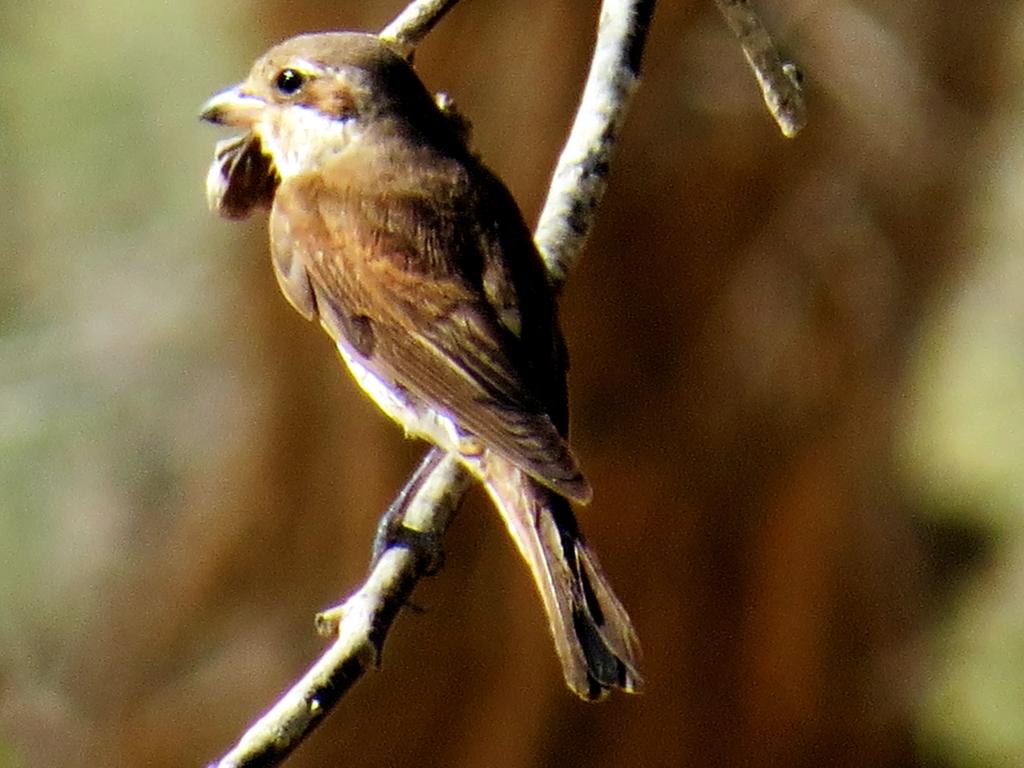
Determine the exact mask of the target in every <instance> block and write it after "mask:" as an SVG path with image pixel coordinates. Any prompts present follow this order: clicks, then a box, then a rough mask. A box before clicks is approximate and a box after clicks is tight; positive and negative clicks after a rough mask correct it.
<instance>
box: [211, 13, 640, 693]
mask: <svg viewBox="0 0 1024 768" xmlns="http://www.w3.org/2000/svg"><path fill="white" fill-rule="evenodd" d="M201 118H202V119H204V120H206V121H207V122H210V123H214V124H219V125H226V126H232V127H237V128H242V129H245V133H244V134H243V135H242V136H239V137H236V138H233V139H229V140H226V141H222V142H220V143H219V144H218V145H217V149H216V152H215V160H214V163H213V165H212V166H211V169H210V173H209V175H208V177H207V190H208V196H209V198H210V202H211V205H212V206H213V207H214V208H215V209H217V210H218V211H219V212H220V213H221V214H223V215H224V216H226V217H228V218H244V217H246V216H248V215H249V214H250V213H252V212H253V211H255V210H258V209H261V208H269V211H270V214H269V232H270V251H271V257H272V258H271V260H272V263H273V268H274V272H275V274H276V276H277V281H278V284H279V286H280V288H281V290H282V292H283V293H284V295H285V297H286V298H287V299H288V301H289V302H290V303H291V304H292V306H293V307H294V308H295V309H296V310H297V311H298V312H299V313H300V314H301V315H303V316H304V317H305V318H307V319H309V320H315V321H318V322H319V324H320V325H321V326H322V328H323V329H324V330H325V331H326V332H327V334H328V335H329V336H330V337H331V339H332V340H333V342H334V343H335V345H336V347H337V349H338V351H339V353H340V355H341V357H342V358H343V360H344V362H345V363H346V364H347V366H348V368H349V370H350V371H351V373H352V375H353V377H354V378H355V381H356V382H357V383H358V385H359V386H360V387H361V388H362V389H363V390H364V391H365V392H366V394H368V395H369V396H370V397H371V398H372V399H373V400H374V401H375V402H376V404H377V405H378V406H379V407H380V408H381V410H383V411H384V412H385V413H386V414H387V415H388V416H390V417H391V418H392V419H393V420H395V421H396V422H397V423H398V424H399V425H401V426H402V427H403V428H404V430H405V431H406V433H407V434H408V435H411V436H415V437H420V438H423V439H426V440H427V441H429V442H431V443H433V444H434V445H436V446H438V447H440V448H441V449H443V450H445V451H447V452H448V453H450V454H452V455H453V456H455V457H456V458H457V459H458V461H459V462H460V463H461V464H462V465H463V466H464V467H465V468H466V469H467V470H468V471H469V472H470V473H471V474H472V476H473V477H474V478H475V479H476V480H478V481H479V482H480V483H481V484H482V485H483V487H484V489H485V490H486V492H487V494H488V495H489V496H490V498H491V500H492V501H493V503H494V504H495V506H496V507H497V509H498V511H499V514H500V515H501V517H502V518H503V519H504V522H505V524H506V526H507V528H508V531H509V532H510V534H511V536H512V538H513V540H514V541H515V543H516V545H517V546H518V549H519V551H520V553H521V554H522V556H523V558H524V559H525V561H526V563H527V565H528V567H529V569H530V572H531V574H532V576H533V580H534V583H535V585H536V588H537V591H538V592H539V594H540V597H541V600H542V603H543V606H544V609H545V611H546V614H547V618H548V623H549V626H550V628H551V633H552V636H553V638H554V642H555V648H556V651H557V654H558V657H559V659H560V661H561V665H562V669H563V672H564V676H565V680H566V683H567V685H568V686H569V688H570V689H571V690H573V691H574V692H575V693H576V694H578V695H579V696H580V697H582V698H584V699H587V700H597V699H601V698H604V697H605V696H606V695H607V694H608V692H610V691H611V690H614V689H622V690H624V691H627V692H635V691H638V690H639V689H640V687H641V684H642V678H641V674H640V669H639V668H640V646H639V642H638V640H637V635H636V632H635V630H634V628H633V624H632V622H631V621H630V618H629V615H628V614H627V612H626V610H625V608H624V607H623V605H622V603H621V602H620V601H619V599H618V598H617V597H616V596H615V593H614V591H613V590H612V588H611V585H610V583H609V581H608V579H607V577H606V576H605V575H604V572H603V571H602V569H601V567H600V565H599V563H598V560H597V557H596V555H595V554H594V552H593V550H592V549H591V548H590V546H589V545H588V544H587V542H586V540H585V539H584V537H583V535H582V533H581V532H580V529H579V526H578V524H577V521H576V518H575V516H574V514H573V510H572V506H571V502H578V503H581V504H586V503H588V502H589V501H590V500H591V497H592V490H591V486H590V484H589V482H588V481H587V479H586V478H585V477H584V475H583V473H582V471H581V469H580V466H579V463H578V461H577V459H576V457H575V455H574V453H573V451H572V450H571V449H570V447H569V443H568V421H569V410H568V393H567V386H566V374H567V367H568V361H567V353H566V348H565V342H564V339H563V336H562V333H561V330H560V326H559V320H558V308H557V304H556V292H555V289H554V286H553V285H552V282H551V280H550V278H549V276H548V274H547V271H546V269H545V266H544V262H543V260H542V258H541V256H540V253H539V251H538V249H537V247H536V245H535V243H534V241H533V238H532V236H531V233H530V229H529V227H528V226H527V225H526V223H525V221H524V218H523V215H522V213H521V211H520V209H519V207H518V205H517V204H516V202H515V200H514V199H513V197H512V195H511V193H510V192H509V191H508V189H507V188H506V187H505V185H504V184H503V183H502V182H501V180H500V179H499V178H498V177H497V176H496V175H495V174H494V173H493V172H491V171H490V170H489V169H488V168H487V167H486V166H485V165H484V164H483V162H482V161H481V160H480V159H479V157H478V156H477V155H476V154H474V152H473V151H472V150H471V149H470V147H469V144H468V140H467V130H466V127H465V124H464V122H463V121H462V120H460V119H456V118H455V117H454V116H453V113H452V111H451V110H450V109H447V108H444V105H443V104H439V101H438V100H437V99H435V97H434V96H433V95H432V94H431V92H430V91H429V90H428V89H427V88H426V86H425V85H424V84H423V82H422V81H421V80H420V78H419V76H418V74H417V73H416V72H415V70H414V69H413V67H412V64H411V63H410V62H409V61H408V60H407V59H406V58H405V57H404V56H402V55H401V54H400V53H399V52H398V51H397V50H396V49H395V48H394V47H393V46H392V45H391V44H389V43H388V42H387V41H385V40H382V39H381V38H379V37H377V36H376V35H373V34H368V33H358V32H325V33H314V34H305V35H300V36H297V37H294V38H291V39H289V40H286V41H285V42H283V43H280V44H279V45H277V46H275V47H273V48H271V49H270V50H269V51H268V52H267V53H266V54H264V55H263V56H261V57H260V58H259V59H258V60H257V61H256V62H255V64H254V65H253V67H252V70H251V71H250V73H249V76H248V77H247V79H246V80H244V81H243V82H242V83H240V84H239V85H237V86H235V87H232V88H228V89H226V90H224V91H221V92H220V93H217V94H216V95H214V96H213V97H212V98H211V99H210V100H209V101H208V102H206V104H205V105H204V106H203V107H202V111H201Z"/></svg>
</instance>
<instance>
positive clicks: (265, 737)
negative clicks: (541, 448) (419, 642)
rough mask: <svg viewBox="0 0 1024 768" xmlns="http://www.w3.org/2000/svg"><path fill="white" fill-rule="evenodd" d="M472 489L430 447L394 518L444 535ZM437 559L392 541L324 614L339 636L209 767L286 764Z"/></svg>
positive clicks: (373, 661)
mask: <svg viewBox="0 0 1024 768" xmlns="http://www.w3.org/2000/svg"><path fill="white" fill-rule="evenodd" d="M468 487H469V484H468V478H466V477H465V473H463V472H462V471H461V468H460V467H459V465H458V462H457V461H456V460H455V459H454V458H452V457H451V456H448V455H447V454H445V453H444V452H442V451H439V450H433V451H429V452H428V453H427V455H426V457H425V458H424V460H423V461H422V462H421V463H420V465H419V467H418V468H417V469H416V471H415V472H414V473H413V476H412V478H411V479H410V480H409V481H408V482H407V483H406V485H405V488H404V489H403V490H402V493H401V494H400V495H399V496H398V498H397V499H396V500H395V502H394V503H393V504H392V506H391V508H390V509H389V510H388V513H387V516H392V515H396V516H398V517H400V519H401V520H402V523H403V525H404V526H405V527H406V528H409V529H410V530H416V531H419V532H422V533H424V534H426V533H429V532H431V531H433V532H436V534H437V535H441V534H442V533H443V532H444V530H445V529H446V528H447V527H448V522H449V521H450V519H451V516H452V514H453V513H454V510H455V509H456V508H457V507H458V505H459V501H460V500H461V499H462V496H463V495H464V494H465V492H466V490H467V488H468ZM432 567H433V562H432V561H431V560H430V559H429V558H423V557H421V556H419V555H417V553H416V551H415V550H414V549H411V548H407V547H391V548H390V549H388V550H386V551H384V552H383V553H382V554H381V556H380V557H379V558H378V559H377V561H376V563H375V565H374V568H373V569H372V571H371V572H370V575H369V577H368V578H367V580H366V582H365V583H364V584H363V586H362V587H360V588H359V590H358V591H357V592H356V593H355V594H353V595H352V596H351V597H349V598H348V599H347V600H346V601H345V602H344V604H342V605H341V606H339V607H337V608H335V609H333V610H331V611H327V612H325V613H323V614H321V615H320V616H318V617H317V625H318V629H319V630H320V631H321V632H322V633H323V632H331V633H336V638H335V640H334V642H333V643H332V644H331V645H330V646H329V647H328V648H327V650H326V651H325V652H324V653H323V655H322V656H321V657H320V658H319V659H317V661H316V663H315V664H314V665H313V666H312V667H311V668H310V669H309V671H307V672H306V674H305V675H303V676H302V678H301V679H300V680H299V681H298V682H297V683H295V685H293V686H292V688H291V690H289V691H288V692H287V693H286V694H285V695H284V696H282V697H281V698H280V699H279V700H278V701H277V703H275V704H274V706H273V707H272V708H271V709H270V710H269V711H268V712H267V713H266V714H264V715H263V716H262V717H261V718H260V719H259V720H257V721H256V722H255V723H254V724H253V725H252V726H250V727H249V729H248V730H247V731H246V732H245V734H243V736H242V738H241V739H240V740H239V742H238V744H237V745H236V746H235V747H234V748H233V749H232V750H231V751H230V752H228V753H227V754H226V755H224V757H222V758H221V759H220V760H219V761H217V762H216V763H213V764H211V767H210V768H214V766H216V768H243V766H245V767H246V768H253V767H254V766H274V765H280V764H281V762H283V761H284V759H285V758H286V757H287V756H288V755H289V754H291V752H292V751H293V750H294V749H295V748H296V747H297V746H298V745H299V744H300V743H301V742H302V741H303V740H304V739H305V738H306V737H307V736H308V735H309V734H310V733H312V732H313V729H314V728H316V726H317V725H319V724H320V721H321V720H323V718H324V717H325V716H326V715H327V713H328V712H330V710H331V708H332V707H333V706H334V705H335V704H336V703H337V702H338V701H339V700H340V699H341V697H342V696H344V695H345V693H346V692H347V691H348V689H349V688H351V687H352V685H353V684H355V683H356V682H357V681H358V680H359V678H361V677H362V676H363V673H364V672H365V671H366V670H367V669H368V668H369V667H370V666H371V665H373V666H377V664H378V662H379V660H380V654H381V650H382V648H383V645H384V638H385V636H386V635H387V632H388V629H389V628H390V627H391V624H392V622H393V621H394V620H395V617H397V615H398V613H399V611H400V610H401V609H402V607H403V606H404V605H405V604H406V603H407V602H408V600H409V598H410V597H411V596H412V591H413V589H414V588H415V587H416V583H417V582H418V581H419V580H420V578H422V577H423V576H426V575H428V574H429V573H430V571H431V569H432Z"/></svg>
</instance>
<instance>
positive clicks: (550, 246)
mask: <svg viewBox="0 0 1024 768" xmlns="http://www.w3.org/2000/svg"><path fill="white" fill-rule="evenodd" d="M653 13H654V0H642V1H640V2H638V1H637V0H605V2H604V3H603V4H602V6H601V21H600V24H599V27H598V33H597V43H596V45H595V46H594V58H593V60H592V61H591V64H590V73H589V74H588V76H587V84H586V86H585V87H584V89H583V97H582V99H581V100H580V106H579V108H578V109H577V111H576V120H575V121H574V122H573V126H572V130H571V131H570V132H569V139H568V140H567V141H566V143H565V148H564V149H563V150H562V154H561V156H560V157H559V159H558V166H557V167H556V168H555V174H554V177H553V178H552V180H551V188H550V189H549V190H548V197H547V200H546V201H545V203H544V208H543V209H542V210H541V214H540V219H539V221H538V223H537V232H536V234H535V236H534V239H535V240H536V242H537V247H538V248H539V249H540V252H541V255H542V256H543V257H544V261H545V263H546V264H547V267H548V272H549V273H550V274H551V278H552V281H553V282H554V283H555V284H556V285H559V286H560V285H561V284H562V283H564V282H565V279H566V278H567V277H568V275H569V272H570V270H571V269H572V268H573V267H574V266H575V264H576V262H577V261H578V260H579V257H580V254H581V252H582V250H583V244H584V242H585V241H586V239H587V235H589V234H590V228H591V225H592V224H593V221H594V211H595V210H596V208H597V205H598V203H600V202H601V198H602V197H603V196H604V190H605V187H606V186H607V183H608V181H607V179H608V169H609V167H610V165H609V163H610V161H611V155H612V150H613V149H614V148H615V143H616V141H617V140H618V138H619V131H620V130H621V129H622V124H623V123H624V122H625V118H626V111H627V110H628V109H629V104H630V102H631V101H632V97H633V92H634V91H635V90H636V86H637V84H638V82H639V78H640V60H641V57H642V54H643V49H644V43H645V42H646V39H647V29H648V27H649V26H650V22H651V15H652V14H653Z"/></svg>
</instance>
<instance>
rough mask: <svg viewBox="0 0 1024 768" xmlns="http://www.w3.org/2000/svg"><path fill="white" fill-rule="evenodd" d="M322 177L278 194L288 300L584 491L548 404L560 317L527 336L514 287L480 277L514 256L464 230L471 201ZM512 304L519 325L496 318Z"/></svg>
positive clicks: (538, 468)
mask: <svg viewBox="0 0 1024 768" xmlns="http://www.w3.org/2000/svg"><path fill="white" fill-rule="evenodd" d="M321 184H322V182H320V181H319V180H318V179H316V178H314V177H309V178H303V177H297V178H295V179H291V180H289V181H288V182H286V183H285V184H283V185H282V187H281V188H280V189H279V190H278V195H277V199H276V201H275V204H274V212H273V216H272V225H271V226H272V232H273V236H272V238H271V242H272V249H273V253H274V263H275V266H276V268H277V272H278V279H279V281H280V283H281V286H282V289H284V290H285V292H286V294H287V295H288V297H289V300H290V301H291V302H292V303H293V304H294V305H295V306H296V308H298V309H299V310H300V311H303V310H304V309H305V308H307V307H309V306H310V303H309V302H310V299H312V301H313V304H314V305H315V306H316V308H317V312H318V314H319V316H320V319H321V322H322V324H323V325H324V327H325V329H326V330H327V331H328V332H329V333H331V335H332V336H334V337H335V338H336V339H338V340H344V341H345V342H346V343H347V344H348V346H349V347H351V348H353V349H355V350H356V351H357V352H358V353H359V354H360V355H362V357H363V358H364V359H363V362H364V363H365V365H366V366H367V367H368V368H369V369H371V370H372V371H374V373H375V374H376V375H378V376H380V377H382V378H383V379H385V380H388V381H391V382H393V383H394V384H397V385H399V386H401V387H402V388H404V389H405V390H407V391H409V392H411V393H412V394H414V395H415V396H416V397H418V398H419V399H421V400H423V401H425V402H428V403H430V404H432V405H434V406H435V407H437V408H438V409H440V410H442V411H444V412H446V413H447V414H448V415H449V416H450V417H452V419H453V420H454V421H455V423H456V424H457V425H458V427H459V429H460V430H463V431H465V432H466V433H469V434H472V435H475V436H476V437H478V438H480V439H481V440H483V441H484V443H485V444H487V445H488V447H490V448H491V449H492V450H494V451H496V452H498V453H500V454H502V455H504V456H505V457H506V458H507V459H508V460H510V461H512V462H513V463H514V464H516V465H518V466H520V467H521V468H522V469H523V470H524V471H526V472H527V473H529V474H530V475H532V476H534V477H535V478H536V479H537V480H538V481H539V482H541V483H543V484H544V485H547V486H549V487H551V488H552V489H554V490H556V491H557V492H559V493H560V494H563V495H565V496H568V497H570V498H573V499H576V500H579V501H587V500H589V498H590V494H591V492H590V487H589V485H588V484H587V481H586V480H585V479H584V477H583V475H582V473H581V471H580V469H579V466H578V464H577V462H576V460H575V458H574V457H573V455H572V453H571V451H570V449H569V447H568V444H567V442H566V441H565V439H564V437H563V435H562V434H561V433H560V430H559V428H558V427H557V426H556V424H555V422H554V421H553V419H552V415H551V410H552V408H549V407H548V405H547V403H548V402H551V401H552V397H551V394H550V393H551V392H555V393H559V394H556V399H560V400H561V401H562V402H561V403H560V404H559V403H556V406H557V409H558V411H559V412H562V411H564V397H565V395H564V387H565V384H564V376H565V372H564V368H562V367H561V363H560V361H551V360H547V359H544V358H545V357H549V356H550V354H549V351H548V350H550V349H555V348H558V347H559V344H560V337H559V338H558V343H555V342H554V341H551V340H550V339H552V337H553V335H556V336H557V333H558V330H557V326H555V325H554V322H555V321H554V318H553V317H543V316H542V317H540V318H539V320H540V321H541V322H545V323H546V324H547V326H548V327H547V328H539V329H538V328H535V327H534V328H533V330H531V331H530V334H527V333H526V332H525V331H524V326H528V325H529V320H530V315H529V307H526V306H523V305H522V304H521V303H520V304H518V305H516V304H515V303H514V302H513V301H512V300H511V299H510V293H511V295H515V294H514V286H509V285H507V284H503V285H499V286H498V287H495V286H494V285H493V282H494V280H495V277H494V274H495V271H494V270H493V269H492V270H489V272H488V275H489V276H488V279H489V280H490V281H491V282H492V285H491V286H490V287H488V288H485V286H484V279H485V275H484V272H485V270H486V264H487V263H488V262H491V263H493V262H494V261H495V260H496V261H498V262H501V263H503V262H504V260H505V259H506V257H507V254H504V253H493V252H491V253H488V252H487V250H488V249H492V250H493V249H500V247H501V244H500V242H499V241H498V240H496V239H495V238H494V235H493V232H492V233H488V232H487V231H485V230H483V229H472V228H471V231H462V230H458V229H457V226H458V222H460V221H463V222H464V221H466V220H467V218H468V220H470V221H473V220H474V218H475V217H472V216H470V217H466V216H465V215H462V214H464V211H460V210H459V206H460V205H461V206H464V205H467V204H474V203H476V202H477V201H474V200H473V199H472V198H470V199H467V198H462V199H459V198H458V196H457V195H452V197H451V205H450V206H448V207H447V208H445V207H443V206H440V207H439V206H436V205H433V204H432V202H431V201H427V200H425V199H424V198H423V196H422V194H421V195H416V194H414V193H413V194H408V195H395V194H391V195H388V196H387V198H386V199H384V198H376V199H372V200H371V199H367V198H365V197H362V196H359V195H358V194H357V193H356V192H354V191H352V190H351V188H350V189H349V191H348V192H347V193H346V194H339V191H338V190H337V189H336V188H332V189H331V190H330V192H329V194H325V190H324V189H323V187H322V186H321ZM524 226H525V225H524ZM442 247H448V248H449V249H451V250H450V251H449V252H442V251H441V250H440V249H441V248H442ZM531 247H532V246H531ZM515 256H516V257H521V258H535V259H536V258H537V256H536V254H535V253H525V254H516V255H515ZM543 289H544V286H539V287H536V290H543ZM492 297H493V298H494V299H499V300H500V302H501V303H502V304H503V305H504V306H495V305H494V304H493V303H492ZM510 306H512V307H514V310H515V312H514V316H515V324H516V325H518V326H519V327H518V328H510V327H508V326H507V325H505V324H504V323H503V322H502V316H503V315H504V316H505V317H508V316H509V314H510ZM304 314H305V312H304ZM534 325H535V326H536V325H537V323H534ZM517 332H518V333H517ZM367 333H369V338H370V339H371V342H372V343H371V344H369V346H368V347H367V345H366V344H365V343H364V341H363V340H364V339H365V337H366V334H367ZM520 334H522V336H520ZM538 336H540V337H544V336H547V337H548V338H549V343H548V344H547V345H546V347H545V345H543V344H542V345H537V344H536V338H537V337H538ZM524 337H525V338H524ZM538 356H539V357H540V358H541V359H534V358H536V357H538ZM538 372H540V374H538ZM541 376H546V378H548V379H549V381H541V380H540V378H541ZM546 401H547V402H546ZM559 419H561V417H560V416H559Z"/></svg>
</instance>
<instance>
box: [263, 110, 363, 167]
mask: <svg viewBox="0 0 1024 768" xmlns="http://www.w3.org/2000/svg"><path fill="white" fill-rule="evenodd" d="M258 130H259V135H260V140H261V142H262V143H263V148H264V150H265V151H266V152H267V153H268V154H269V155H270V156H271V157H273V159H274V165H275V166H276V167H277V172H278V174H279V175H280V177H281V180H282V181H285V180H287V179H289V178H291V177H292V176H296V175H298V174H300V173H307V172H309V171H317V170H321V169H323V168H324V166H325V165H327V164H328V163H330V162H331V160H332V159H334V158H336V157H338V156H340V155H342V154H344V153H345V152H347V151H348V150H349V149H350V148H351V147H352V146H354V145H356V144H358V143H359V140H360V138H361V137H362V133H363V131H362V129H361V126H360V125H359V124H358V122H357V121H356V120H354V119H351V118H349V119H346V120H334V119H332V118H330V117H327V116H326V115H324V114H323V113H322V112H318V111H317V110H315V109H311V108H309V107H304V106H299V105H290V106H288V107H285V108H284V109H280V110H272V111H271V112H270V114H268V115H267V116H265V117H264V118H263V120H262V121H261V122H260V125H259V128H258Z"/></svg>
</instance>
